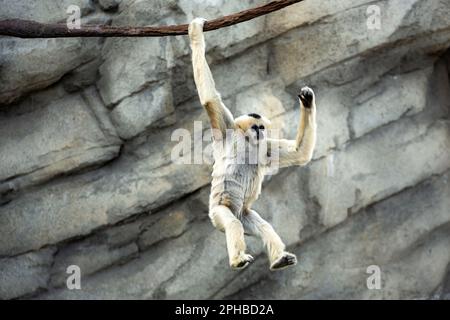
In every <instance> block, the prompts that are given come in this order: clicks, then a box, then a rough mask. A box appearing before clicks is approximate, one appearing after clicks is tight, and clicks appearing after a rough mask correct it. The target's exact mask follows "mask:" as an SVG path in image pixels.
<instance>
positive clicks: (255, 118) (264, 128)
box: [234, 113, 270, 144]
mask: <svg viewBox="0 0 450 320" xmlns="http://www.w3.org/2000/svg"><path fill="white" fill-rule="evenodd" d="M234 122H235V124H236V127H237V128H238V129H240V130H242V133H243V134H244V136H245V137H246V139H247V141H250V142H251V143H253V144H258V143H259V142H261V141H263V140H264V139H266V138H267V133H268V130H269V128H270V120H269V119H267V118H266V117H263V116H260V115H259V114H257V113H249V114H247V115H243V116H240V117H238V118H236V120H235V121H234Z"/></svg>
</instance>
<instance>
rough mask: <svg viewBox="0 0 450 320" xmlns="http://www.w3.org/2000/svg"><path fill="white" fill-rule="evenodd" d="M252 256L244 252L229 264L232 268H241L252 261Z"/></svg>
mask: <svg viewBox="0 0 450 320" xmlns="http://www.w3.org/2000/svg"><path fill="white" fill-rule="evenodd" d="M253 260H254V258H253V257H252V256H251V255H249V254H244V255H242V256H241V257H239V258H238V259H236V260H235V261H233V262H232V263H231V264H230V266H231V268H232V269H234V270H242V269H245V268H246V267H248V265H249V264H250V263H252V262H253Z"/></svg>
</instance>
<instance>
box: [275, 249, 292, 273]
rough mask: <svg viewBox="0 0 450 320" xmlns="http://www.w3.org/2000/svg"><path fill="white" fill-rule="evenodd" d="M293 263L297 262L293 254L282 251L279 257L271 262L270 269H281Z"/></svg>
mask: <svg viewBox="0 0 450 320" xmlns="http://www.w3.org/2000/svg"><path fill="white" fill-rule="evenodd" d="M295 264H297V257H296V256H295V254H292V253H289V252H284V253H283V255H282V256H281V257H280V258H278V259H277V260H275V261H274V262H273V263H272V265H271V266H270V270H272V271H276V270H282V269H285V268H287V267H289V266H293V265H295Z"/></svg>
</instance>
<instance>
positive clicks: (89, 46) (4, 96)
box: [0, 38, 100, 105]
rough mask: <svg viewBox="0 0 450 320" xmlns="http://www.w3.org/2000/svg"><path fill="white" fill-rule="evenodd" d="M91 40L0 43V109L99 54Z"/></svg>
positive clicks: (94, 42) (6, 40)
mask: <svg viewBox="0 0 450 320" xmlns="http://www.w3.org/2000/svg"><path fill="white" fill-rule="evenodd" d="M99 44H100V43H99V40H98V39H95V38H91V39H88V38H85V39H81V38H69V39H27V40H18V39H13V38H2V39H0V51H1V52H2V55H1V56H0V68H1V70H2V72H1V73H0V82H1V83H2V86H1V88H0V105H1V104H7V103H11V102H13V101H15V100H17V99H18V98H19V97H21V96H22V95H24V94H26V93H28V92H30V91H34V90H38V89H42V88H45V87H47V86H49V85H51V84H53V83H55V82H57V81H58V80H59V79H61V77H62V76H63V75H64V74H66V73H67V72H69V71H71V70H73V69H75V68H76V67H78V66H80V65H82V64H84V63H86V62H88V61H90V60H92V59H94V58H95V56H96V55H97V54H98V52H99V49H100V47H99Z"/></svg>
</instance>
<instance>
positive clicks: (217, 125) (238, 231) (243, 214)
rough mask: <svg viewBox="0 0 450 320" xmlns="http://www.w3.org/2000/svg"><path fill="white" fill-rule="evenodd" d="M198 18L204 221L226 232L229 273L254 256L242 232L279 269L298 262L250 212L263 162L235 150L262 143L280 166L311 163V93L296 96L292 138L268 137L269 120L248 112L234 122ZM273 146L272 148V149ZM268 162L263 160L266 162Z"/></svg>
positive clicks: (195, 49)
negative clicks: (205, 130)
mask: <svg viewBox="0 0 450 320" xmlns="http://www.w3.org/2000/svg"><path fill="white" fill-rule="evenodd" d="M205 22H206V20H205V19H203V18H195V19H194V20H193V21H192V22H191V23H190V24H189V38H190V44H191V50H192V65H193V71H194V80H195V85H196V87H197V91H198V95H199V98H200V102H201V104H202V105H203V107H204V108H205V110H206V112H207V114H208V117H209V120H210V125H211V129H212V131H213V141H212V147H213V154H214V166H213V172H212V182H211V194H210V199H209V202H210V203H209V217H210V219H211V221H212V224H213V225H214V227H216V228H217V229H219V230H221V231H223V232H225V237H226V244H227V250H228V257H229V263H230V266H231V268H232V269H243V268H245V267H247V266H248V265H249V264H250V263H251V262H252V261H253V257H252V256H251V255H250V254H248V253H246V244H245V240H244V233H245V234H250V235H256V236H259V237H260V238H261V239H262V241H263V243H264V245H265V247H266V249H267V255H268V258H269V261H270V270H272V271H273V270H280V269H284V268H286V267H288V266H291V265H295V264H296V263H297V257H296V256H295V255H294V254H292V253H289V252H287V251H285V244H284V243H283V241H282V240H281V238H280V237H279V236H278V234H277V233H276V232H275V230H274V229H273V227H272V226H271V225H270V224H269V223H268V222H267V221H265V220H264V219H263V218H261V216H260V215H259V214H258V213H257V212H256V211H254V210H252V209H251V206H252V204H253V202H254V201H255V200H256V199H257V198H258V196H259V194H260V192H261V185H262V181H263V178H264V175H265V174H266V173H267V171H268V163H267V162H266V163H262V162H263V161H259V160H258V161H256V163H247V162H246V160H248V157H247V156H245V157H244V161H236V160H237V157H238V155H237V152H236V149H237V148H236V147H238V148H239V146H243V147H244V148H245V147H250V146H260V145H262V144H263V143H265V144H266V145H267V155H270V154H271V153H272V152H273V151H277V152H276V154H277V157H274V158H273V159H270V160H269V161H270V162H271V164H272V165H273V164H274V162H276V165H277V166H278V167H280V168H282V167H288V166H294V165H300V166H303V165H306V164H307V163H308V162H309V161H311V158H312V154H313V150H314V147H315V143H316V105H315V96H314V92H313V90H312V89H310V88H308V87H304V88H302V89H301V90H300V93H299V95H298V98H299V101H300V109H301V113H300V122H299V127H298V132H297V136H296V139H295V140H286V139H271V138H270V137H268V129H269V127H270V121H269V120H268V119H267V118H265V117H264V116H262V115H259V114H256V113H250V114H247V115H243V116H240V117H238V118H236V119H234V118H233V115H232V114H231V112H230V110H229V109H228V108H227V107H226V106H225V105H224V103H223V102H222V99H221V97H220V94H219V93H218V92H217V90H216V88H215V83H214V80H213V77H212V74H211V70H210V68H209V66H208V63H207V61H206V57H205V39H204V35H203V25H204V23H205ZM275 148H276V150H275ZM266 160H267V159H266Z"/></svg>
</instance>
